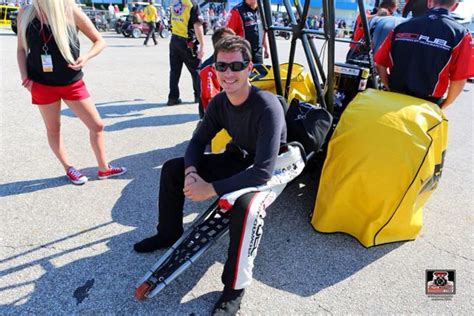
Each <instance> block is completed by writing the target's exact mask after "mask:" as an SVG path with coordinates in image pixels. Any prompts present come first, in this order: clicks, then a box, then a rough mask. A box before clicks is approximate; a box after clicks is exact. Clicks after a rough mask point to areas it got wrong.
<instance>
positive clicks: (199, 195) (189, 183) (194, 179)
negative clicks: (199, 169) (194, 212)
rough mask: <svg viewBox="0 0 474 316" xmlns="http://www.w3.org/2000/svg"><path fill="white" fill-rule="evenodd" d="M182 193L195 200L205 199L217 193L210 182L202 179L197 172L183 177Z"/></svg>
mask: <svg viewBox="0 0 474 316" xmlns="http://www.w3.org/2000/svg"><path fill="white" fill-rule="evenodd" d="M183 192H184V195H185V196H186V197H187V198H188V199H191V200H193V201H195V202H199V201H204V200H207V199H209V198H211V197H213V196H216V195H217V193H216V191H215V190H214V187H213V186H212V184H210V183H207V182H206V181H204V180H203V179H202V178H201V177H200V176H199V175H198V174H197V173H191V174H189V175H188V176H187V177H186V179H184V189H183Z"/></svg>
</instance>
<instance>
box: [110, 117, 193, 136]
mask: <svg viewBox="0 0 474 316" xmlns="http://www.w3.org/2000/svg"><path fill="white" fill-rule="evenodd" d="M197 119H198V116H197V115H196V114H173V115H160V116H152V117H146V118H139V119H132V120H128V121H121V122H118V123H115V124H112V125H107V126H106V127H105V131H106V132H115V131H121V130H124V129H127V128H135V127H150V126H167V125H178V124H183V123H187V122H192V121H196V120H197Z"/></svg>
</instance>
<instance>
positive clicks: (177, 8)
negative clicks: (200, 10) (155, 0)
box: [173, 0, 186, 16]
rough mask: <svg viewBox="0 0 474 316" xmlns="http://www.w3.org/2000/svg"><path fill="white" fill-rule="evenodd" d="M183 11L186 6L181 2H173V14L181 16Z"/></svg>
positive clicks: (179, 0)
mask: <svg viewBox="0 0 474 316" xmlns="http://www.w3.org/2000/svg"><path fill="white" fill-rule="evenodd" d="M184 10H186V5H185V4H184V3H183V2H181V0H178V1H175V2H174V3H173V13H174V14H175V15H177V16H180V15H181V14H183V12H184Z"/></svg>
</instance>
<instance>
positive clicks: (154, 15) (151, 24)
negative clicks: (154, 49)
mask: <svg viewBox="0 0 474 316" xmlns="http://www.w3.org/2000/svg"><path fill="white" fill-rule="evenodd" d="M154 4H155V1H154V0H149V1H148V5H147V6H146V7H145V10H144V14H145V15H144V20H145V23H146V24H147V25H148V33H147V34H146V39H145V42H143V45H144V46H147V44H148V40H149V39H150V36H151V38H152V39H153V42H154V43H155V46H156V44H158V42H157V41H156V37H155V29H156V21H157V20H158V12H157V10H156V8H155V6H154Z"/></svg>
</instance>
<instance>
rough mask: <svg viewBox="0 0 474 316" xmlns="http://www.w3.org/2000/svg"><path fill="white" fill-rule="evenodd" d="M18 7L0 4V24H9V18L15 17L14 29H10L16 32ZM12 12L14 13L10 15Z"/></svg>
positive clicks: (10, 22)
mask: <svg viewBox="0 0 474 316" xmlns="http://www.w3.org/2000/svg"><path fill="white" fill-rule="evenodd" d="M18 9H19V8H18V7H15V6H11V5H0V25H11V24H12V21H11V19H12V18H14V19H15V29H13V26H12V30H13V32H15V34H16V14H17V13H18ZM12 13H15V14H14V15H12Z"/></svg>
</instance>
